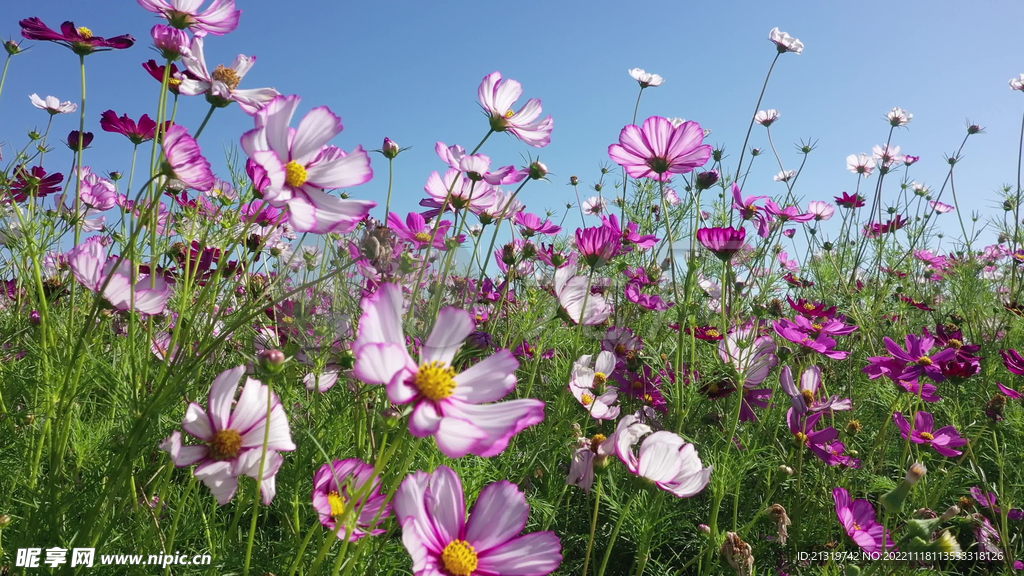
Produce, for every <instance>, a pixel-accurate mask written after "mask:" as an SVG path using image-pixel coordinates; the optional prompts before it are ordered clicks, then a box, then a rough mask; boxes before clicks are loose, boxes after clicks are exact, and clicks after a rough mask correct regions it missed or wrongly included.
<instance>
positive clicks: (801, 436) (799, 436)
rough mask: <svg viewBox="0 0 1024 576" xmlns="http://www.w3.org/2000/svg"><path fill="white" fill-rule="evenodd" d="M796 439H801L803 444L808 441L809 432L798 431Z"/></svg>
mask: <svg viewBox="0 0 1024 576" xmlns="http://www.w3.org/2000/svg"><path fill="white" fill-rule="evenodd" d="M796 439H797V440H798V441H799V442H800V443H801V444H806V443H807V434H804V433H803V432H797V433H796Z"/></svg>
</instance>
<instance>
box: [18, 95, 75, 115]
mask: <svg viewBox="0 0 1024 576" xmlns="http://www.w3.org/2000/svg"><path fill="white" fill-rule="evenodd" d="M29 100H32V105H33V106H35V107H36V108H39V109H40V110H46V111H47V112H49V113H50V114H51V115H54V114H71V113H72V112H74V111H75V110H78V104H75V103H74V102H61V101H60V100H58V99H57V97H56V96H47V97H46V99H45V100H43V99H42V98H40V97H39V95H38V94H30V95H29Z"/></svg>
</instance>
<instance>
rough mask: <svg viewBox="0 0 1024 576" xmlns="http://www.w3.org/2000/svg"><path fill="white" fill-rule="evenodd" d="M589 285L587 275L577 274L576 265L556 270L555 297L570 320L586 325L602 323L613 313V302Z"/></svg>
mask: <svg viewBox="0 0 1024 576" xmlns="http://www.w3.org/2000/svg"><path fill="white" fill-rule="evenodd" d="M589 285H590V282H588V280H587V277H586V276H577V275H576V266H563V267H562V268H559V269H558V270H557V271H556V272H555V297H557V298H558V304H559V306H560V307H561V309H562V310H565V313H566V315H567V316H568V317H569V319H570V320H572V321H573V322H574V323H576V324H580V323H582V324H583V325H584V326H593V325H595V324H601V323H603V322H604V321H605V320H607V319H608V317H609V316H611V313H612V306H611V304H609V303H608V301H607V300H605V298H604V296H601V295H600V294H592V293H590V292H589V291H588V287H589ZM584 300H586V302H585V303H584ZM584 305H585V306H586V309H584Z"/></svg>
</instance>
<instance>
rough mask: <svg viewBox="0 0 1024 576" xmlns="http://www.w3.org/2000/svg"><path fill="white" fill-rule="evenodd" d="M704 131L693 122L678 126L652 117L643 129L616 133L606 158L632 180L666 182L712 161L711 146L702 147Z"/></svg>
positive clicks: (628, 128) (665, 119)
mask: <svg viewBox="0 0 1024 576" xmlns="http://www.w3.org/2000/svg"><path fill="white" fill-rule="evenodd" d="M703 142H704V130H703V129H701V127H700V124H698V123H696V122H692V121H690V122H683V123H682V124H680V125H679V126H678V127H675V126H673V125H672V122H670V121H669V120H668V118H663V117H661V116H651V117H650V118H648V119H647V120H645V121H644V125H643V128H640V127H638V126H636V125H635V124H630V125H629V126H626V127H625V128H623V129H622V132H620V133H619V143H618V144H612V145H611V146H609V147H608V155H609V156H610V157H611V159H612V160H613V161H615V163H616V164H618V165H620V166H622V167H623V168H625V169H626V173H628V174H629V175H630V176H632V177H633V178H653V179H655V180H659V181H662V182H665V181H667V180H669V179H670V178H671V177H672V174H687V173H689V172H692V171H693V169H694V168H699V167H701V166H703V165H704V164H706V163H707V161H708V159H709V158H711V146H709V145H707V144H704V143H703Z"/></svg>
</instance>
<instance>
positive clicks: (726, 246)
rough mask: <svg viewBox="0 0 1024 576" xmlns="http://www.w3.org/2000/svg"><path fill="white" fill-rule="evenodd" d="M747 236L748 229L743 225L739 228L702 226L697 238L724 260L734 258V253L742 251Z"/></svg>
mask: <svg viewBox="0 0 1024 576" xmlns="http://www.w3.org/2000/svg"><path fill="white" fill-rule="evenodd" d="M746 238H747V229H746V228H743V227H742V226H741V227H740V228H739V229H738V230H737V229H736V228H733V227H731V226H730V227H728V228H701V229H700V230H697V240H699V241H700V243H701V244H702V245H704V247H705V248H707V249H708V250H711V252H713V253H714V255H715V256H717V257H718V259H719V260H721V261H722V262H728V261H729V260H732V257H733V255H735V254H736V253H737V252H739V251H740V249H741V248H742V247H743V242H744V240H746Z"/></svg>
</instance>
